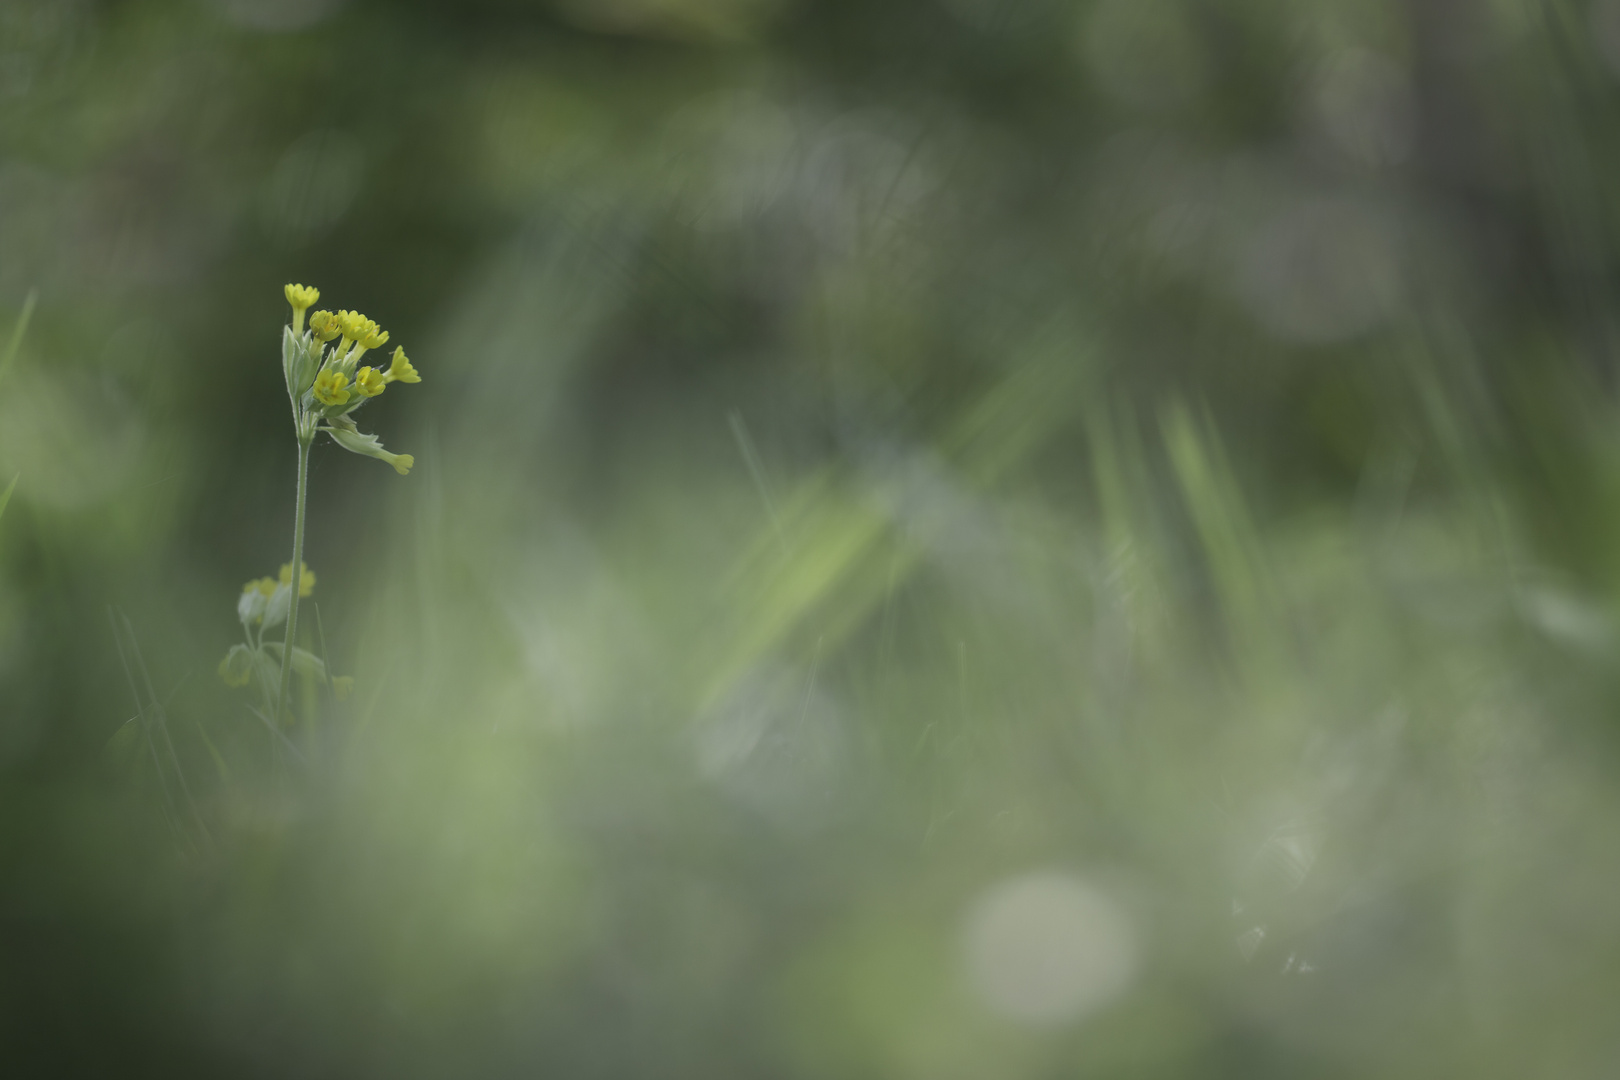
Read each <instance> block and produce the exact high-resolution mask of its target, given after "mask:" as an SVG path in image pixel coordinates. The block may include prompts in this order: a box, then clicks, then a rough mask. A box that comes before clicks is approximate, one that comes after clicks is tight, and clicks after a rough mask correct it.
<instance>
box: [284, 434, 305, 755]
mask: <svg viewBox="0 0 1620 1080" xmlns="http://www.w3.org/2000/svg"><path fill="white" fill-rule="evenodd" d="M313 441H314V440H313V439H305V438H302V437H300V438H299V440H298V509H297V511H296V512H295V513H294V515H293V554H292V595H291V596H289V597H288V598H287V637H286V641H285V643H284V644H283V645H282V646H281V692H280V693H279V694H278V695H276V721H277V722H278V723H279V722H283V721H285V719H286V716H287V690H288V688H289V687H290V686H291V685H292V655H293V642H294V641H296V640H297V638H296V636H295V635H296V634H297V633H298V590H299V589H300V588H301V587H302V586H303V583H304V493H305V491H306V490H307V489H308V488H309V444H310V443H311V442H313Z"/></svg>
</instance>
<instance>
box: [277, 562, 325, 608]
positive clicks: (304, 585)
mask: <svg viewBox="0 0 1620 1080" xmlns="http://www.w3.org/2000/svg"><path fill="white" fill-rule="evenodd" d="M298 565H299V566H302V567H303V568H304V572H303V573H302V574H300V575H299V576H298V598H299V599H300V600H304V599H308V597H309V594H310V593H312V592H314V591H315V571H313V570H311V569H310V568H309V563H307V562H301V563H299V564H298ZM265 580H266V581H269V580H270V579H269V578H266V579H265ZM281 583H282V584H283V585H291V584H292V563H282V564H281Z"/></svg>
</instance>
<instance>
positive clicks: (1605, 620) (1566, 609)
mask: <svg viewBox="0 0 1620 1080" xmlns="http://www.w3.org/2000/svg"><path fill="white" fill-rule="evenodd" d="M1518 602H1519V611H1520V613H1521V614H1522V615H1523V616H1524V618H1525V619H1526V620H1527V621H1528V622H1530V623H1531V624H1532V625H1533V626H1535V627H1536V628H1537V629H1538V630H1540V631H1541V632H1542V633H1544V634H1546V635H1547V636H1548V637H1550V638H1553V639H1555V640H1557V641H1561V642H1563V643H1564V644H1566V645H1573V646H1575V647H1576V648H1579V649H1585V650H1587V651H1590V652H1602V651H1604V650H1606V649H1609V648H1610V647H1612V646H1613V644H1614V620H1613V619H1612V618H1611V617H1610V616H1609V613H1608V612H1607V611H1604V610H1603V609H1602V608H1601V607H1599V606H1597V605H1596V604H1593V603H1590V602H1589V601H1587V600H1584V599H1582V598H1581V597H1578V596H1574V595H1572V594H1570V593H1567V592H1563V591H1561V590H1558V589H1553V588H1548V587H1536V588H1528V589H1525V590H1524V591H1523V592H1521V593H1520V594H1519V596H1518Z"/></svg>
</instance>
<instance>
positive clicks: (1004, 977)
mask: <svg viewBox="0 0 1620 1080" xmlns="http://www.w3.org/2000/svg"><path fill="white" fill-rule="evenodd" d="M962 949H963V958H964V961H965V964H966V968H967V975H968V979H969V983H970V985H971V987H972V989H973V992H974V994H975V996H977V997H978V999H979V1000H980V1001H981V1002H982V1003H983V1005H984V1006H985V1007H986V1008H987V1009H989V1010H990V1011H991V1012H993V1013H996V1014H997V1015H999V1016H1003V1017H1005V1018H1007V1019H1009V1020H1012V1021H1015V1022H1017V1023H1020V1024H1026V1025H1029V1026H1047V1025H1054V1024H1062V1023H1066V1022H1068V1021H1072V1020H1076V1019H1078V1018H1080V1017H1082V1016H1085V1015H1086V1014H1087V1013H1090V1012H1093V1011H1095V1010H1097V1009H1098V1008H1100V1007H1102V1006H1103V1005H1106V1004H1107V1003H1108V1002H1110V1001H1112V1000H1113V999H1115V998H1116V997H1118V996H1119V995H1120V994H1122V993H1123V992H1124V991H1125V990H1126V988H1127V987H1128V986H1129V985H1130V983H1131V979H1132V977H1133V976H1134V975H1135V973H1136V968H1137V944H1136V935H1135V932H1134V930H1133V928H1132V926H1131V922H1130V919H1129V918H1128V917H1127V916H1126V914H1125V912H1124V911H1123V910H1122V909H1121V908H1120V906H1119V904H1118V903H1117V902H1116V901H1114V900H1113V899H1112V898H1111V897H1109V896H1108V895H1107V894H1105V893H1103V892H1102V891H1101V890H1099V889H1097V888H1096V887H1095V886H1093V885H1091V884H1090V883H1089V882H1087V881H1085V880H1084V879H1082V878H1080V877H1077V876H1075V875H1073V874H1069V873H1066V872H1063V871H1055V870H1053V871H1041V872H1036V873H1030V874H1025V875H1021V876H1018V877H1013V878H1008V879H1006V880H1004V881H1001V882H1000V883H998V884H996V885H995V886H993V887H992V888H990V889H989V890H988V891H987V892H985V893H984V894H983V895H981V896H980V897H979V898H978V900H977V901H975V902H974V904H973V906H972V907H971V909H970V910H969V911H968V914H967V918H966V919H965V921H964V924H963V927H962Z"/></svg>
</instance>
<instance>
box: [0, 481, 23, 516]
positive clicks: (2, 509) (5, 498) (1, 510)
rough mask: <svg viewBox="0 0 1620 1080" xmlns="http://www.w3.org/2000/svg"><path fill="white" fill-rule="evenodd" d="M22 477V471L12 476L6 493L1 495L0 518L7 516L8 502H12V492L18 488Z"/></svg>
mask: <svg viewBox="0 0 1620 1080" xmlns="http://www.w3.org/2000/svg"><path fill="white" fill-rule="evenodd" d="M21 479H22V473H18V474H17V475H16V476H13V477H12V478H11V483H9V484H7V485H6V493H5V494H4V495H0V518H3V517H5V516H6V504H7V503H9V502H11V493H12V492H13V491H16V490H17V481H18V480H21Z"/></svg>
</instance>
